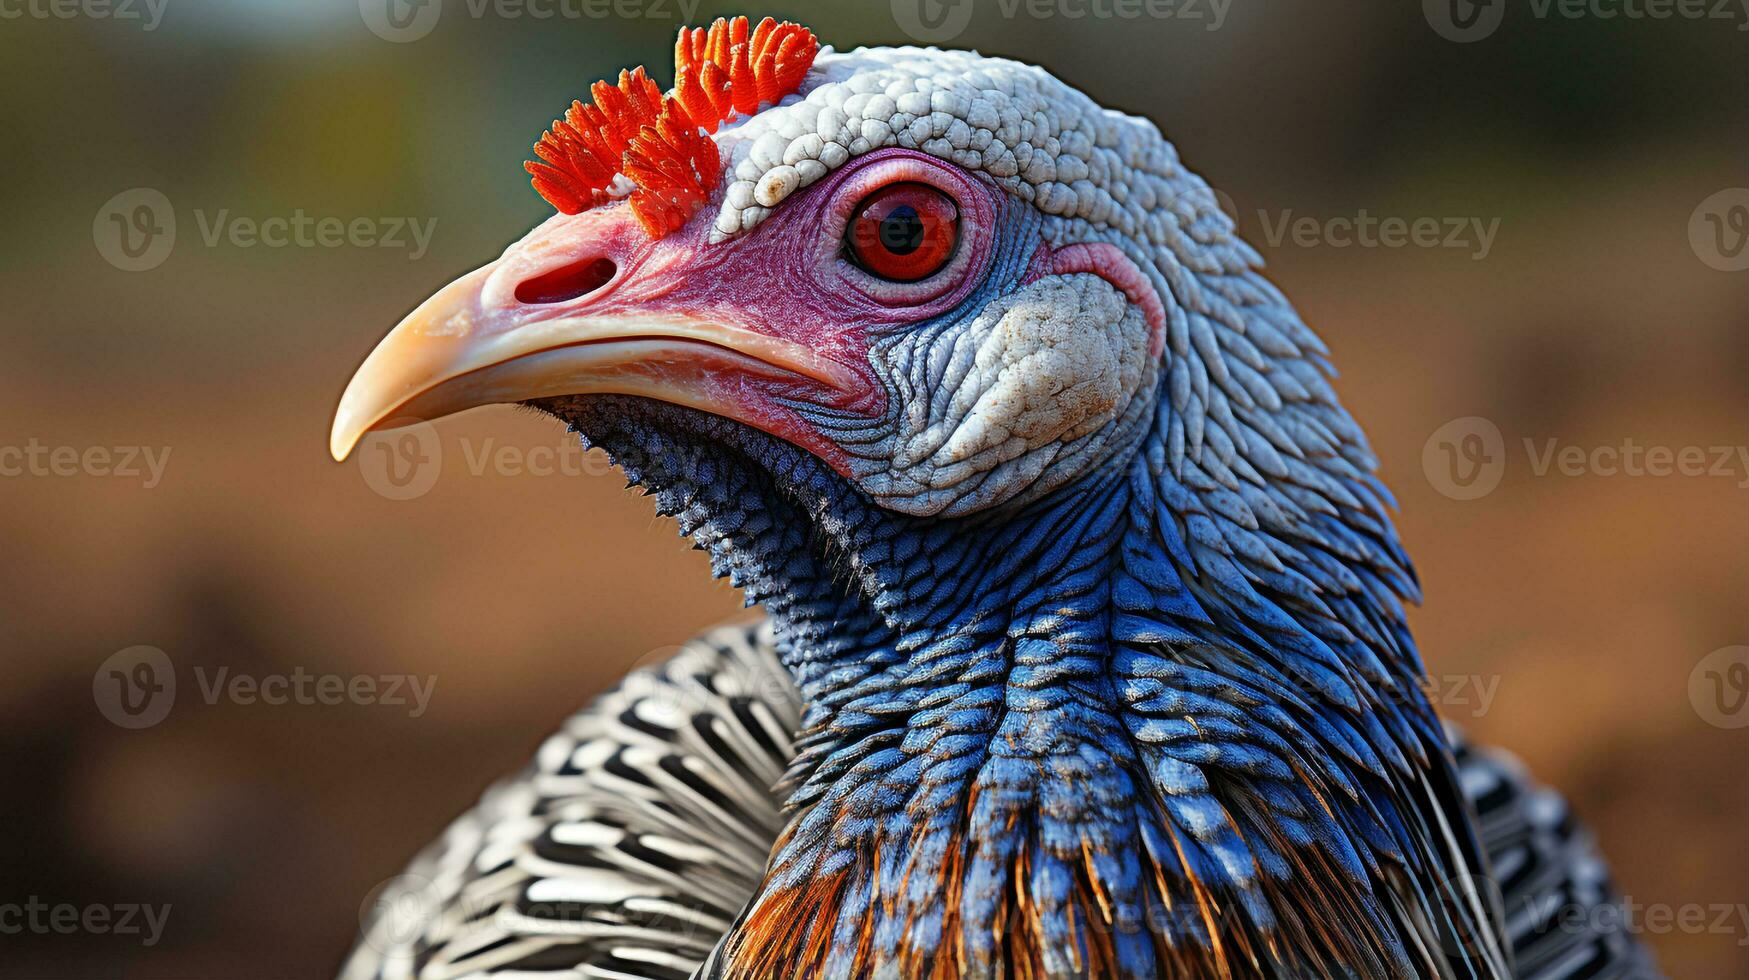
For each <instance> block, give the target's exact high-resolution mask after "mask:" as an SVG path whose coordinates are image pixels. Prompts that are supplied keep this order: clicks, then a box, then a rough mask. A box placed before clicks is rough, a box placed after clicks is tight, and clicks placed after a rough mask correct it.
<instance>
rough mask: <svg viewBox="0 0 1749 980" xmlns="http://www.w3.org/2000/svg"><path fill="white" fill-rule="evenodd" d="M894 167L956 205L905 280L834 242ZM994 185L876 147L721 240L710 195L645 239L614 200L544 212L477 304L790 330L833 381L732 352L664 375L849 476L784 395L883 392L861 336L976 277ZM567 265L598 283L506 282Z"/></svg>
mask: <svg viewBox="0 0 1749 980" xmlns="http://www.w3.org/2000/svg"><path fill="white" fill-rule="evenodd" d="M904 181H912V182H919V183H926V184H930V185H932V186H935V187H937V188H939V189H941V190H942V191H944V192H945V193H947V194H948V195H949V196H950V197H952V198H953V199H954V200H955V201H956V202H957V203H958V205H959V211H960V230H959V242H958V245H957V247H956V249H955V251H954V254H953V256H952V257H951V258H950V259H949V260H948V263H947V265H946V266H945V267H943V269H942V270H941V271H940V272H938V273H936V274H935V275H933V276H931V277H929V278H927V279H924V280H922V281H919V282H911V283H897V282H889V281H885V280H881V279H878V278H876V277H875V276H872V275H870V274H869V273H867V272H864V271H863V270H861V269H858V268H857V267H856V266H854V265H853V264H852V263H850V262H849V261H848V260H846V259H845V258H844V256H843V254H842V253H843V248H842V242H843V237H844V229H845V225H846V224H847V222H848V221H849V219H850V216H851V215H852V213H853V212H854V210H855V208H856V206H857V204H859V203H860V202H861V201H862V200H863V199H864V198H866V197H867V196H868V195H869V194H872V193H874V192H875V191H876V190H878V189H879V188H881V187H885V186H887V185H889V184H892V183H897V182H904ZM999 193H1000V191H999V190H997V189H996V188H995V187H993V186H991V185H990V184H989V183H988V182H986V181H985V180H982V179H977V178H973V177H971V176H969V175H967V174H966V173H965V172H964V171H961V170H960V169H958V168H956V167H953V166H951V165H949V164H945V163H942V162H941V161H939V160H936V159H934V158H932V157H928V156H925V155H923V154H920V153H915V152H911V151H908V150H897V149H888V150H881V151H877V152H875V153H870V154H868V155H866V156H864V157H861V158H859V159H857V160H855V161H852V162H851V163H849V164H847V165H846V166H844V167H842V168H840V169H839V170H838V171H836V172H835V173H833V174H832V175H830V176H829V177H828V178H827V179H825V180H823V181H821V182H820V183H819V184H817V185H815V186H814V187H811V188H808V189H807V190H805V191H802V192H800V193H797V194H795V195H792V196H791V197H790V198H789V199H788V200H786V201H784V202H783V204H782V205H781V206H780V207H778V208H777V209H776V210H775V211H774V212H773V213H772V214H771V216H770V217H769V218H767V219H766V220H765V221H764V222H763V223H762V224H760V225H759V226H758V227H756V228H754V229H753V230H752V231H750V232H748V233H746V234H745V235H742V236H741V237H739V238H734V239H731V240H729V241H726V242H719V243H716V244H711V243H710V242H709V241H708V236H709V234H710V230H711V226H712V223H713V221H714V219H715V210H716V209H715V207H713V206H707V207H705V208H704V209H702V210H701V211H700V212H699V213H698V214H697V215H695V216H694V217H693V218H692V219H691V220H690V221H688V222H687V224H686V225H685V226H684V227H682V228H681V229H680V230H678V231H676V232H674V233H673V234H670V235H668V236H666V237H664V238H662V239H659V240H655V241H652V240H650V238H649V237H648V236H647V235H646V234H645V233H644V232H643V230H642V229H641V228H640V227H639V226H638V224H637V222H636V220H635V219H634V218H633V217H632V216H631V214H630V209H629V208H627V207H625V206H624V205H612V206H608V207H604V208H598V209H595V210H592V211H587V212H584V213H583V214H579V215H575V216H568V217H567V216H561V217H557V218H554V219H551V220H550V221H548V222H547V223H546V224H544V225H542V226H541V227H540V228H538V229H536V230H535V231H534V232H533V233H531V234H530V235H529V236H528V237H527V238H526V239H524V240H523V241H522V242H519V243H518V244H516V245H513V246H511V248H510V250H509V251H507V252H506V253H505V256H504V259H503V261H502V268H501V269H499V270H498V271H497V273H496V274H494V275H493V279H494V282H493V283H492V284H491V286H490V287H489V288H488V289H487V290H486V295H485V296H484V297H483V298H484V299H486V300H487V307H488V308H489V309H490V308H493V307H496V308H497V309H498V310H499V311H500V313H501V314H510V315H508V316H506V317H505V319H506V320H507V321H510V322H508V323H506V324H505V328H506V329H514V327H515V326H516V325H518V324H527V323H533V322H538V321H540V320H545V319H556V318H561V317H580V316H603V317H612V316H646V317H668V318H687V319H696V320H704V321H709V322H713V323H719V324H723V325H726V326H731V327H735V328H739V329H741V330H745V331H748V332H751V333H754V334H759V335H762V336H767V337H778V338H783V339H784V340H788V341H791V342H793V343H796V344H800V345H802V346H803V347H805V348H806V349H807V350H809V351H812V352H814V353H815V354H816V355H818V357H819V358H820V359H821V365H820V367H821V370H820V371H818V372H816V374H817V375H818V376H827V375H830V376H831V377H832V378H833V379H834V382H835V383H833V384H827V383H825V382H820V381H811V380H808V379H805V378H801V377H798V376H795V375H789V374H783V373H779V372H774V371H771V370H763V371H761V370H746V369H745V368H746V364H745V363H741V362H748V361H749V359H747V358H742V357H736V358H735V359H734V360H733V361H725V363H724V364H722V365H715V364H712V365H710V366H709V369H708V370H706V371H704V372H703V373H702V374H697V375H695V376H694V377H692V378H689V379H686V380H685V381H684V382H682V381H681V380H680V379H679V378H678V372H677V377H676V382H677V383H689V384H692V385H694V386H698V385H701V384H702V385H707V386H709V389H710V395H711V397H712V398H714V399H719V400H721V401H723V402H724V403H725V404H728V405H733V406H734V407H736V409H737V411H736V412H735V416H736V417H738V418H741V419H742V420H743V421H747V422H749V423H750V424H753V425H755V426H757V427H759V428H761V429H764V430H765V431H767V432H770V433H772V434H774V435H777V436H779V437H781V438H784V439H787V440H789V441H791V442H794V443H796V444H797V445H800V446H802V447H804V448H806V449H808V450H809V451H810V452H813V453H815V454H816V455H818V456H820V457H821V458H822V459H824V460H825V461H826V462H827V463H829V464H831V465H832V466H833V468H834V469H837V470H838V471H839V472H840V473H843V474H845V475H847V476H848V475H849V473H848V472H847V465H848V459H847V457H846V456H845V454H844V453H843V451H842V450H841V449H839V448H838V447H837V446H835V445H834V444H832V443H831V441H830V440H828V439H825V438H824V437H822V436H820V435H819V434H818V433H817V432H815V431H814V429H813V427H812V426H811V425H809V424H808V422H807V421H806V419H804V418H803V417H802V416H801V415H800V414H799V413H797V412H796V411H795V410H794V409H792V408H790V407H789V406H788V405H787V404H785V403H784V401H785V400H786V399H787V400H789V401H807V402H813V403H815V404H821V405H825V406H830V407H832V408H835V409H839V410H843V411H851V412H855V413H858V414H862V415H866V416H868V417H870V418H874V417H878V416H879V415H880V414H881V412H882V411H884V409H885V397H886V396H885V392H884V390H883V389H882V388H881V386H880V385H879V384H878V383H877V382H876V379H875V378H874V376H873V374H872V371H871V369H870V367H869V358H868V344H869V338H870V337H872V336H876V335H878V334H880V333H883V332H888V331H890V330H892V329H896V328H899V327H902V326H903V325H905V324H908V323H915V322H919V321H923V320H927V319H930V318H932V317H935V316H939V315H941V314H942V313H945V312H947V311H949V310H952V309H953V308H954V307H955V306H957V305H958V304H959V303H961V302H962V301H963V300H964V299H965V298H966V296H967V295H969V294H970V293H971V292H972V291H973V290H974V289H976V288H977V286H978V284H979V283H980V282H981V281H982V280H983V278H984V273H985V271H986V270H987V269H988V266H989V260H990V255H991V252H992V249H993V236H994V234H995V227H996V220H995V218H996V209H997V207H998V206H999V204H998V198H997V195H998V194H999ZM602 259H606V260H608V261H609V262H611V263H612V264H613V266H614V270H613V272H612V274H611V276H610V277H608V278H607V280H606V281H605V283H601V277H600V276H599V275H595V274H594V273H593V272H590V271H589V270H591V269H599V268H600V266H599V265H598V263H599V262H600V261H601V260H602ZM567 270H577V272H578V273H580V275H579V276H578V277H577V278H578V279H579V281H583V282H588V283H589V284H591V285H595V284H596V283H600V284H599V285H596V286H595V288H593V289H591V290H590V291H588V292H586V293H584V294H583V295H580V296H577V297H575V298H572V299H563V298H560V299H557V301H554V302H545V303H539V302H537V303H523V302H520V301H518V300H517V298H516V293H517V291H518V288H519V287H527V286H528V285H529V284H531V283H534V282H536V281H537V280H543V279H544V280H545V282H547V283H551V282H552V281H554V280H555V279H559V280H562V279H565V278H566V277H567V275H568V272H567ZM522 292H523V295H525V296H531V297H532V296H533V294H534V293H535V291H533V290H531V289H529V288H523V289H522ZM549 292H550V290H549ZM725 354H727V352H725ZM719 368H721V369H719ZM651 369H652V370H661V368H660V366H657V365H652V366H651Z"/></svg>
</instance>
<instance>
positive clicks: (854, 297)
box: [702, 149, 1159, 517]
mask: <svg viewBox="0 0 1749 980" xmlns="http://www.w3.org/2000/svg"><path fill="white" fill-rule="evenodd" d="M902 183H910V184H923V185H926V186H928V187H933V188H935V189H937V190H939V191H940V192H941V193H943V194H945V195H946V196H947V197H948V198H949V199H951V200H952V201H953V202H954V204H955V205H956V206H957V208H958V212H959V228H958V241H957V243H956V244H955V246H954V249H953V252H952V256H951V257H950V258H949V259H948V260H947V262H946V264H945V265H944V266H943V267H942V268H941V270H940V271H938V272H936V273H935V274H933V275H931V276H928V277H926V278H924V279H921V280H919V281H915V282H893V281H889V280H883V279H881V278H879V277H877V276H876V275H873V274H871V273H870V272H868V271H865V270H864V269H862V268H859V267H858V265H857V264H856V262H855V261H853V259H852V257H851V255H850V253H849V251H848V250H847V248H846V244H845V238H846V229H847V226H848V225H849V224H850V223H851V222H852V220H853V217H854V215H855V214H856V213H857V211H858V209H859V205H860V204H861V203H862V202H864V201H865V200H867V199H868V198H869V197H870V195H873V194H875V193H877V192H878V191H880V190H881V189H882V188H886V187H891V186H893V185H895V184H902ZM1046 228H1047V219H1045V218H1044V216H1043V215H1041V214H1039V213H1038V212H1037V211H1036V210H1034V209H1033V208H1031V207H1030V206H1029V205H1027V204H1025V203H1023V202H1019V201H1016V200H1014V199H1013V198H1011V197H1009V196H1008V195H1006V194H1004V193H1003V192H1002V191H1001V190H999V189H998V188H997V187H995V186H994V184H993V183H992V182H990V181H989V180H988V179H987V178H984V177H982V176H981V175H970V174H967V173H966V172H965V171H963V170H960V169H959V168H957V167H954V166H952V165H950V164H946V163H943V162H941V161H938V160H935V159H933V158H931V157H928V156H925V155H923V154H919V153H913V152H910V151H906V150H896V149H895V150H883V151H879V152H875V153H871V154H869V155H867V156H865V157H862V158H859V159H858V160H855V161H853V162H852V163H851V164H849V165H847V166H845V167H844V168H842V169H840V170H839V171H837V172H836V173H834V174H833V175H832V176H831V178H830V179H828V180H826V181H823V182H822V183H821V184H819V185H817V186H815V187H812V188H809V189H808V190H807V191H805V192H803V193H800V194H797V195H795V196H793V197H791V198H790V199H788V200H786V201H785V202H784V203H783V205H782V206H781V207H780V208H778V209H777V211H776V212H775V213H774V214H773V215H772V216H771V218H770V219H769V220H767V221H765V222H763V223H762V224H761V225H759V226H758V227H757V228H755V229H754V230H753V231H751V232H750V233H748V234H747V235H746V236H744V237H742V238H739V239H734V240H731V241H728V242H723V243H719V244H716V245H704V246H702V247H703V248H705V249H707V250H708V249H719V250H724V251H726V252H735V253H756V254H766V255H771V256H774V257H775V256H785V253H786V252H787V253H788V255H787V256H785V257H787V258H789V259H791V261H793V262H794V264H793V265H789V263H784V264H785V265H789V268H790V269H792V270H793V274H791V275H783V276H779V277H776V279H775V280H774V281H772V282H771V283H770V284H769V287H768V288H767V287H762V289H761V292H762V294H763V297H764V298H763V309H764V310H765V311H766V316H768V317H769V318H770V319H771V320H772V321H773V322H772V324H771V326H772V327H773V328H774V329H777V330H779V331H781V332H783V333H784V334H785V335H787V336H797V335H799V334H802V333H804V332H812V331H811V330H810V327H811V326H812V325H811V324H810V323H806V322H803V321H806V320H811V319H816V318H818V319H823V320H825V321H828V322H829V323H831V324H834V325H835V326H836V329H828V330H827V331H825V332H826V333H828V334H833V335H835V336H837V337H838V338H839V340H840V344H839V345H838V347H837V349H836V350H833V351H831V352H829V356H833V357H835V358H836V357H846V356H848V357H850V358H851V359H852V360H854V361H860V363H846V365H845V366H846V367H847V368H850V369H852V370H858V371H861V372H866V375H867V379H868V380H869V382H870V383H871V385H872V386H873V387H874V389H875V392H871V395H872V396H873V397H866V398H863V399H861V400H860V403H859V404H857V405H856V406H855V407H854V408H851V409H850V410H845V409H846V407H847V406H831V405H823V404H819V403H818V402H812V401H809V400H806V399H800V400H797V399H787V398H780V399H779V401H780V402H783V404H784V408H785V409H786V410H790V411H793V412H795V413H796V414H797V415H798V416H800V417H801V418H803V419H805V420H806V422H807V423H808V425H809V426H810V427H811V428H812V430H813V431H814V432H815V433H817V434H818V435H819V436H820V437H821V438H820V439H819V440H804V441H803V444H804V445H808V444H821V443H823V444H829V445H830V446H831V447H833V449H834V450H835V452H834V453H833V455H832V456H831V457H828V462H831V463H832V464H833V465H834V468H836V469H838V470H839V472H840V473H841V474H842V475H844V476H845V477H847V478H848V479H850V480H851V481H852V482H853V483H855V484H856V485H857V486H858V487H859V488H860V489H862V490H863V491H864V492H865V493H867V494H868V495H869V496H870V497H872V498H874V499H875V500H876V501H877V502H878V503H879V504H880V505H881V506H883V507H886V508H888V509H890V510H894V511H898V512H900V513H904V514H910V515H914V516H931V515H940V516H949V517H951V516H959V515H964V514H970V513H973V512H976V511H980V510H984V509H987V508H991V507H996V506H1000V505H1004V504H1010V503H1019V502H1024V501H1028V500H1032V499H1036V498H1037V497H1039V496H1041V495H1043V494H1045V493H1047V492H1049V491H1050V490H1052V489H1055V488H1057V487H1060V486H1062V485H1063V484H1065V483H1067V482H1069V481H1071V480H1073V479H1074V478H1075V477H1076V476H1078V475H1079V474H1081V473H1083V472H1085V471H1087V470H1088V469H1089V468H1091V467H1094V466H1096V465H1098V464H1099V463H1100V462H1101V461H1102V460H1103V459H1105V458H1106V457H1108V456H1109V455H1111V454H1112V453H1113V452H1115V451H1116V450H1117V449H1118V448H1119V446H1118V441H1119V439H1120V438H1121V437H1122V436H1123V435H1125V434H1126V433H1129V432H1130V430H1133V429H1136V428H1138V427H1137V426H1128V427H1125V426H1121V425H1114V424H1113V423H1114V422H1117V421H1119V420H1120V419H1122V418H1124V417H1126V416H1129V415H1137V414H1139V413H1140V409H1141V407H1142V405H1143V404H1144V403H1145V402H1146V401H1147V396H1149V395H1151V394H1152V389H1153V385H1154V384H1155V382H1156V380H1157V377H1158V370H1157V360H1158V358H1157V354H1158V351H1157V346H1158V341H1159V338H1158V336H1157V333H1158V331H1157V330H1156V329H1155V328H1153V327H1152V326H1151V325H1150V323H1149V318H1148V316H1147V315H1146V314H1145V313H1144V310H1143V309H1142V308H1141V307H1140V306H1139V305H1138V304H1136V303H1134V302H1132V301H1131V300H1130V298H1129V297H1128V296H1126V294H1125V293H1124V291H1122V290H1121V289H1120V288H1119V286H1117V285H1114V283H1113V282H1112V281H1110V280H1108V279H1107V278H1105V277H1102V276H1101V275H1099V274H1096V273H1094V272H1070V273H1067V274H1064V273H1060V272H1058V271H1057V270H1058V268H1059V267H1060V266H1061V263H1055V262H1054V261H1053V253H1054V250H1053V249H1052V247H1051V246H1050V244H1049V243H1048V242H1047V240H1046ZM778 243H783V244H778ZM726 265H728V266H740V265H742V263H741V262H739V261H736V260H734V259H729V260H728V261H727V262H726ZM732 274H735V273H732ZM798 285H800V286H802V287H803V288H797V287H798ZM736 288H737V289H738V290H739V289H740V288H742V287H741V286H737V287H736ZM786 319H787V320H788V321H790V322H787V323H785V322H780V321H783V320H786ZM856 348H861V349H860V351H858V350H856ZM823 353H828V352H824V351H823ZM857 409H861V411H858V410H857ZM1132 434H1133V433H1132Z"/></svg>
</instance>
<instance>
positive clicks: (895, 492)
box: [852, 274, 1158, 516]
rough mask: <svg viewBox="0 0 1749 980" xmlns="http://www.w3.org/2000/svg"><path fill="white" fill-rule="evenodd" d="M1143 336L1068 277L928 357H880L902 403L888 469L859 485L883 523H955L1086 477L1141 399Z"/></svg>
mask: <svg viewBox="0 0 1749 980" xmlns="http://www.w3.org/2000/svg"><path fill="white" fill-rule="evenodd" d="M1151 333H1152V330H1151V328H1150V327H1149V325H1148V322H1147V317H1146V315H1145V314H1144V313H1143V312H1142V311H1141V310H1140V308H1138V307H1137V306H1135V305H1134V304H1132V303H1130V302H1129V300H1128V299H1127V298H1126V297H1125V296H1124V294H1123V293H1122V292H1121V291H1120V290H1119V289H1118V288H1117V287H1115V286H1113V285H1112V284H1111V283H1110V282H1109V281H1107V280H1106V279H1104V278H1102V277H1100V276H1098V275H1094V274H1075V275H1067V276H1048V277H1046V278H1044V279H1040V280H1037V281H1035V282H1033V283H1030V284H1027V285H1025V286H1022V287H1021V288H1019V289H1018V290H1016V291H1015V292H1013V293H1011V294H1008V295H1006V296H1003V297H1000V298H998V299H996V300H993V301H992V302H991V303H990V304H989V305H988V306H986V307H985V308H984V309H983V310H982V311H980V312H979V313H978V315H977V316H976V317H975V318H973V319H972V320H971V321H970V322H969V323H967V324H966V325H965V326H964V327H963V329H962V330H961V331H960V332H959V333H958V334H956V335H955V336H952V337H945V336H944V337H940V338H937V339H936V340H935V344H937V345H943V346H938V347H936V348H935V349H932V350H929V351H927V352H920V351H918V350H917V349H915V348H906V347H903V346H899V345H895V346H894V347H892V348H890V349H881V348H877V350H876V351H875V352H873V353H874V356H875V357H877V358H880V357H886V358H887V359H888V363H886V364H885V365H884V368H885V370H887V371H889V372H894V373H900V372H903V373H905V374H907V375H908V377H907V385H906V386H907V387H908V388H909V389H910V397H909V398H908V399H907V401H906V411H905V412H904V413H903V415H902V416H901V417H900V418H899V419H898V421H897V424H898V431H897V432H896V433H894V435H893V437H892V440H891V443H890V445H891V446H892V452H891V455H890V456H889V457H888V458H886V459H883V460H878V461H870V462H872V463H875V464H876V467H875V468H874V470H873V472H864V473H863V474H861V477H860V479H859V480H858V482H859V484H860V485H861V486H862V487H863V489H865V490H866V491H868V492H869V493H870V494H872V495H873V496H874V497H876V498H877V499H878V500H879V501H880V502H881V504H882V505H883V506H886V507H888V508H890V509H893V510H897V511H901V512H904V513H909V514H919V515H926V514H940V515H943V516H957V515H961V514H967V513H971V512H973V511H976V510H981V509H983V508H986V507H991V506H995V505H997V504H1001V503H1005V502H1009V501H1012V500H1016V499H1020V498H1023V497H1025V498H1030V497H1034V496H1037V495H1040V494H1043V493H1045V492H1048V491H1049V490H1052V489H1055V488H1056V487H1058V486H1061V485H1062V484H1064V483H1066V482H1068V481H1070V480H1072V479H1075V478H1077V477H1079V476H1081V475H1083V474H1084V473H1085V472H1086V470H1087V469H1088V468H1089V467H1090V466H1092V465H1093V464H1094V463H1095V462H1096V461H1097V460H1098V459H1099V458H1101V457H1102V456H1103V455H1104V454H1106V453H1108V452H1110V451H1111V449H1112V446H1111V445H1110V439H1112V438H1113V437H1114V436H1116V435H1117V434H1118V430H1119V429H1120V428H1122V427H1121V426H1117V425H1114V424H1113V423H1114V422H1116V421H1117V420H1119V419H1120V418H1122V417H1124V416H1125V415H1126V414H1128V413H1130V412H1131V411H1132V410H1133V409H1135V408H1136V407H1137V406H1138V402H1137V399H1138V396H1141V395H1144V394H1147V393H1151V390H1152V385H1153V382H1154V379H1155V378H1156V377H1157V375H1158V361H1157V358H1155V357H1152V356H1150V355H1149V353H1148V346H1149V337H1150V335H1151ZM852 468H853V470H854V469H856V466H855V465H854V464H853V466H852Z"/></svg>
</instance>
